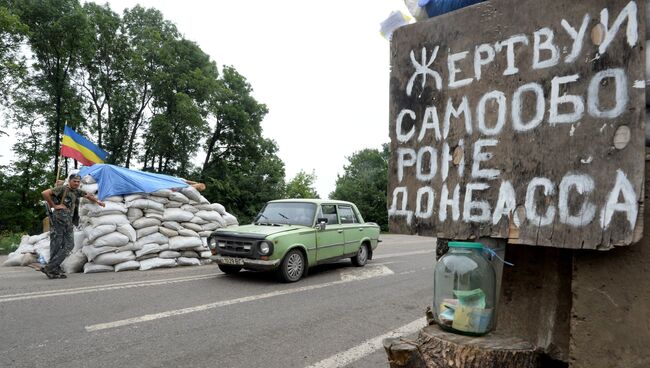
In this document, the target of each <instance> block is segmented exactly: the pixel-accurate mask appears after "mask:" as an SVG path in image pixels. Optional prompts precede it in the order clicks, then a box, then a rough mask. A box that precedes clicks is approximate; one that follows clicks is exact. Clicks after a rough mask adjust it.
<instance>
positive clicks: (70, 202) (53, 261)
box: [41, 174, 105, 279]
mask: <svg viewBox="0 0 650 368" xmlns="http://www.w3.org/2000/svg"><path fill="white" fill-rule="evenodd" d="M80 185H81V177H80V176H79V175H77V174H72V175H70V177H68V184H67V185H59V186H56V187H54V188H50V189H46V190H44V191H43V193H42V194H43V198H45V200H46V201H47V204H48V205H49V206H50V209H51V211H52V215H51V216H50V221H51V224H50V261H49V262H48V264H47V265H46V266H44V267H43V268H41V271H42V272H43V273H44V274H45V275H47V277H48V278H50V279H52V278H65V277H66V276H65V274H64V273H63V270H61V263H62V262H63V260H64V259H65V258H66V257H67V256H68V254H70V251H71V250H72V248H74V230H73V228H72V222H73V215H74V213H75V210H76V209H77V207H78V206H79V198H81V197H84V198H86V199H88V200H90V201H91V202H94V203H97V204H98V205H100V206H102V207H104V206H105V204H104V202H102V201H100V200H98V199H97V198H95V196H93V195H92V194H86V193H84V192H82V191H81V190H80V189H79V186H80Z"/></svg>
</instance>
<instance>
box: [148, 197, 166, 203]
mask: <svg viewBox="0 0 650 368" xmlns="http://www.w3.org/2000/svg"><path fill="white" fill-rule="evenodd" d="M149 200H151V201H154V202H158V203H161V204H163V205H166V204H167V203H169V199H167V198H165V197H155V196H151V197H149Z"/></svg>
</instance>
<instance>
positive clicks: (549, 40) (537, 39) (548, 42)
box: [533, 27, 560, 69]
mask: <svg viewBox="0 0 650 368" xmlns="http://www.w3.org/2000/svg"><path fill="white" fill-rule="evenodd" d="M533 36H534V42H533V69H543V68H549V67H552V66H555V65H557V63H558V62H559V61H560V50H558V48H557V46H556V45H555V44H554V43H553V37H554V34H553V31H552V30H551V29H550V28H548V27H544V28H541V29H539V30H537V31H535V33H534V35H533ZM542 36H544V37H545V39H544V42H542V41H541V38H542ZM541 49H543V50H548V51H550V52H551V57H550V58H548V59H546V60H544V61H540V60H539V58H540V55H539V52H540V50H541Z"/></svg>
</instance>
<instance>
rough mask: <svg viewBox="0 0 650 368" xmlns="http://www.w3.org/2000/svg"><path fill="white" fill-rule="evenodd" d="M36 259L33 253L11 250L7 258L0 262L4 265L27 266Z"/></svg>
mask: <svg viewBox="0 0 650 368" xmlns="http://www.w3.org/2000/svg"><path fill="white" fill-rule="evenodd" d="M37 260H38V258H36V255H35V254H34V253H19V252H17V251H16V252H11V253H9V256H7V259H6V260H5V261H4V262H3V263H2V265H3V266H6V267H17V266H27V265H29V264H31V263H34V262H36V261H37Z"/></svg>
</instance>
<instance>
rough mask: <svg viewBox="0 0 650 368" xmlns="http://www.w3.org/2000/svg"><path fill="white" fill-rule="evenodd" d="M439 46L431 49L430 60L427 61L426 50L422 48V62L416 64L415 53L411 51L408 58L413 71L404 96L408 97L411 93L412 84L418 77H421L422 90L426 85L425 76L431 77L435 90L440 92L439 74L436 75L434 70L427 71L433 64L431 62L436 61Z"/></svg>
mask: <svg viewBox="0 0 650 368" xmlns="http://www.w3.org/2000/svg"><path fill="white" fill-rule="evenodd" d="M439 48H440V46H436V47H435V48H434V49H433V52H432V53H431V59H429V60H427V48H426V47H423V48H422V62H421V63H418V62H417V61H416V60H415V53H414V52H413V50H411V53H410V56H411V64H412V65H413V68H414V69H415V71H414V72H413V75H411V78H409V81H408V83H407V85H406V95H407V96H410V95H411V93H412V92H413V83H414V82H415V79H416V78H417V77H418V76H419V75H422V89H424V86H425V85H426V84H427V75H430V76H432V77H433V80H434V81H435V82H436V88H438V90H440V88H442V78H441V77H440V73H438V72H437V71H435V70H432V69H429V67H430V66H431V64H433V61H434V60H436V56H437V55H438V49H439Z"/></svg>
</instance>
